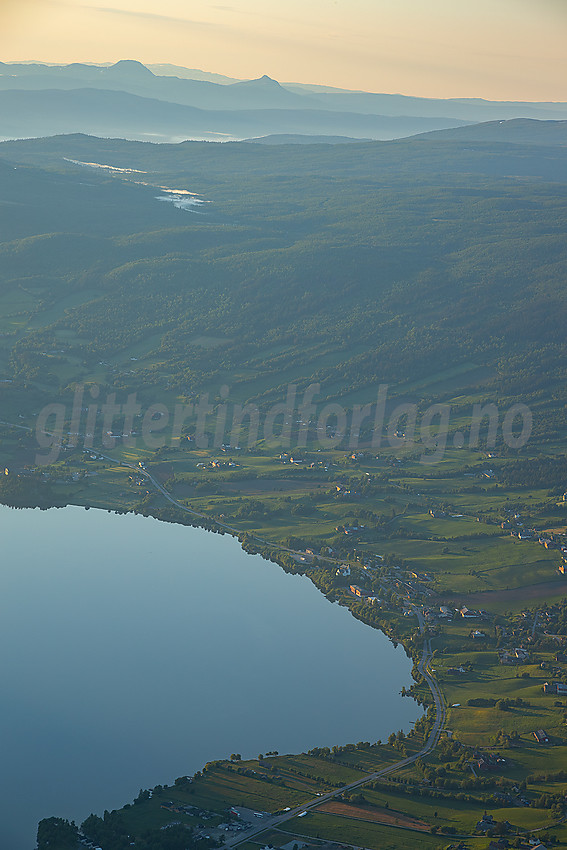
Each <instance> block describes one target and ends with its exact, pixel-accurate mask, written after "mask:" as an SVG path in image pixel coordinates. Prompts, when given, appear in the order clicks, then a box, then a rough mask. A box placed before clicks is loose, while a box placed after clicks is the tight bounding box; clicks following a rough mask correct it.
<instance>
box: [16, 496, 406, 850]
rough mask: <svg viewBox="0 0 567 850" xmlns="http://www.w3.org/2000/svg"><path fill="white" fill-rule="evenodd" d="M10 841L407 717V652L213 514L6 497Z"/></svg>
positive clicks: (376, 732) (367, 733)
mask: <svg viewBox="0 0 567 850" xmlns="http://www.w3.org/2000/svg"><path fill="white" fill-rule="evenodd" d="M0 534H1V538H0V539H1V541H2V546H1V550H0V551H1V557H2V569H1V571H0V637H1V640H0V654H1V669H2V706H3V711H2V718H3V722H2V729H1V733H0V734H1V742H2V743H1V758H2V772H1V779H0V847H6V848H8V847H9V848H10V850H32V848H33V847H35V832H36V828H37V822H38V820H39V819H41V818H43V817H49V816H52V815H56V816H59V817H68V818H70V819H75V820H76V822H77V823H80V822H81V821H82V820H83V819H84V818H85V817H86V816H87V815H88V814H90V812H91V811H94V812H95V813H97V814H102V812H103V811H104V809H113V808H117V807H119V806H121V805H123V804H124V803H126V802H130V801H131V800H132V799H133V797H135V796H136V795H137V793H138V791H139V789H140V788H147V787H153V786H154V785H156V784H158V783H160V784H165V783H171V782H172V781H173V780H174V779H175V778H176V777H177V776H181V775H185V774H192V773H194V772H195V770H198V769H200V768H201V767H202V766H203V764H204V763H205V762H206V761H210V760H211V759H215V758H223V757H228V756H229V755H230V753H232V752H239V753H241V754H242V756H243V757H244V758H246V757H250V756H256V755H257V754H258V753H259V752H266V750H278V751H279V752H280V753H282V752H301V751H304V750H306V749H310V748H311V747H315V746H332V745H333V744H345V743H348V742H351V741H352V742H356V741H359V740H368V741H372V742H373V741H376V740H377V739H378V738H382V739H385V738H386V737H387V736H388V734H389V733H390V732H391V731H396V730H398V729H400V728H403V729H405V730H407V729H408V728H410V727H411V724H412V722H413V721H415V719H416V718H417V717H418V716H419V714H420V709H419V708H418V707H417V705H416V704H415V703H414V701H413V700H411V699H407V698H402V697H401V696H400V689H401V687H402V686H403V685H406V686H408V685H409V684H410V683H411V676H410V670H411V662H410V661H409V659H407V657H406V655H405V653H404V651H403V649H402V648H401V647H398V648H397V649H395V648H394V646H393V645H392V643H391V642H390V641H389V640H388V639H387V638H386V637H385V636H384V635H382V634H381V633H380V632H378V631H376V630H373V629H371V628H369V627H368V626H365V625H363V624H362V623H360V622H358V621H357V620H355V619H354V618H353V617H352V616H351V614H350V613H349V612H348V611H347V610H346V609H344V608H342V607H340V606H339V605H337V604H331V603H329V602H328V600H327V599H325V597H324V596H323V595H322V594H321V593H319V591H318V590H317V589H316V588H315V587H314V586H313V585H312V584H311V582H310V581H309V580H308V579H307V578H306V577H303V576H294V575H287V574H286V573H284V572H283V570H282V569H281V568H280V567H279V566H277V565H276V564H272V563H270V562H268V561H266V560H264V559H263V558H261V557H260V556H258V555H254V556H252V555H248V554H246V553H245V552H243V551H242V550H241V548H240V546H239V544H238V542H237V541H236V540H234V539H233V538H231V537H230V536H228V535H225V536H221V535H218V534H213V533H210V532H207V531H204V530H202V529H196V528H188V527H185V526H179V525H170V524H166V523H160V522H158V521H157V520H154V519H152V518H146V517H141V516H134V515H131V514H128V515H124V516H119V515H116V514H113V513H108V512H105V511H98V510H90V511H85V510H83V509H81V508H77V507H69V508H65V509H61V510H56V509H54V510H49V511H40V510H12V509H10V508H6V507H3V506H0Z"/></svg>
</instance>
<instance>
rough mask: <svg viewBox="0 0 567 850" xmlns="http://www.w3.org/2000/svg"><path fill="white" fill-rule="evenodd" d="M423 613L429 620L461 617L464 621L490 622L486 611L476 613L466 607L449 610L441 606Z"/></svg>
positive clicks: (427, 609)
mask: <svg viewBox="0 0 567 850" xmlns="http://www.w3.org/2000/svg"><path fill="white" fill-rule="evenodd" d="M421 580H422V581H423V580H424V579H421ZM423 613H424V616H425V618H426V619H428V620H447V621H449V620H453V619H454V618H455V617H461V618H462V619H463V620H488V619H489V618H490V615H489V614H488V613H487V612H486V611H481V610H477V611H474V610H473V609H472V608H467V606H466V605H463V606H462V607H461V608H449V607H448V606H447V605H440V606H439V608H426V609H425V610H424V612H423Z"/></svg>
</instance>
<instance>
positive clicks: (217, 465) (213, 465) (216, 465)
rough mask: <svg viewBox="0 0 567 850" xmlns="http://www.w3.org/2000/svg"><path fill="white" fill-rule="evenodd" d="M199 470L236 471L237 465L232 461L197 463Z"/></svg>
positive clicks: (238, 465)
mask: <svg viewBox="0 0 567 850" xmlns="http://www.w3.org/2000/svg"><path fill="white" fill-rule="evenodd" d="M197 466H198V468H199V469H238V468H239V467H240V464H239V463H235V462H234V461H233V460H210V461H209V462H208V463H198V464H197Z"/></svg>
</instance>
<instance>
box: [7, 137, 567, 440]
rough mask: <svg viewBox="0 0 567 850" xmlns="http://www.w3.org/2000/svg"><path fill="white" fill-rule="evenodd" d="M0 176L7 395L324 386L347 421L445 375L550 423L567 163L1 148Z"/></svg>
mask: <svg viewBox="0 0 567 850" xmlns="http://www.w3.org/2000/svg"><path fill="white" fill-rule="evenodd" d="M561 127H563V128H564V125H561ZM550 132H551V133H552V138H553V139H554V140H556V139H557V134H558V129H557V127H556V126H555V125H553V122H551V126H550ZM563 132H564V130H563ZM540 135H542V136H545V128H543V130H542V132H541V134H540ZM85 163H87V164H88V163H90V164H91V165H86V164H85ZM93 163H94V164H98V165H104V166H112V169H108V168H99V167H94V166H93ZM0 170H1V173H2V182H1V186H2V188H1V190H0V202H1V203H0V215H1V217H2V218H1V221H2V230H1V233H2V243H1V244H0V256H1V264H0V306H1V307H2V327H1V328H0V332H1V334H2V337H1V338H0V343H1V348H0V373H1V374H0V377H3V378H5V379H9V380H11V381H13V383H12V384H4V385H2V386H3V390H2V392H3V393H4V394H5V398H6V399H9V398H16V394H17V388H18V387H19V386H22V385H28V384H33V385H34V386H35V387H36V390H37V392H39V393H42V394H43V395H45V396H46V397H52V396H53V395H54V394H58V393H60V392H63V391H65V389H66V388H72V387H73V385H74V382H76V381H79V380H81V381H82V380H87V381H89V380H96V381H98V382H99V383H102V384H104V385H106V386H107V387H109V388H110V387H113V388H116V389H121V390H133V389H137V388H141V387H143V388H144V390H145V391H147V392H148V393H149V394H150V395H151V394H152V393H153V394H154V395H156V394H157V395H159V394H160V393H163V392H169V391H171V392H175V393H178V394H184V393H185V394H188V393H190V394H195V393H199V392H201V391H203V390H208V391H212V392H213V393H216V391H217V389H218V387H219V386H220V385H221V384H223V383H226V384H228V385H229V386H230V388H231V393H232V394H233V396H234V398H237V399H239V400H246V399H255V400H257V401H258V400H259V401H262V400H270V401H273V400H275V399H277V398H279V397H281V396H282V395H285V392H284V388H285V385H286V384H287V383H288V382H289V381H294V382H296V383H298V384H299V385H300V386H301V385H302V384H303V385H304V384H306V383H309V382H311V381H313V380H316V381H318V382H320V383H321V385H322V388H323V396H324V397H326V398H329V399H336V398H338V399H342V400H343V401H344V402H346V403H351V402H352V401H353V399H356V400H357V401H366V400H372V399H373V398H374V397H375V391H376V385H377V384H379V383H380V382H387V383H390V384H393V385H400V386H402V387H403V386H404V384H407V382H412V381H416V380H418V379H420V380H425V381H426V384H428V385H430V388H429V389H428V390H427V393H428V394H430V395H431V397H433V398H434V397H437V396H440V395H442V394H443V393H444V392H446V391H447V387H445V386H444V385H443V384H439V382H438V381H437V379H436V375H438V374H440V373H443V372H444V370H446V369H448V368H451V369H452V370H456V371H457V372H458V373H459V374H461V376H462V377H461V379H459V380H460V381H461V385H462V386H463V387H466V386H470V385H475V383H478V378H479V375H480V376H482V386H483V387H484V388H485V389H486V388H487V387H491V391H492V392H493V393H496V394H497V396H498V397H502V398H504V397H506V398H516V399H517V398H521V399H522V400H523V401H525V402H527V403H532V404H536V405H539V407H540V413H541V420H540V421H541V423H542V427H541V429H540V430H541V431H542V432H543V431H544V430H547V433H550V429H551V431H554V432H555V431H556V430H557V429H561V428H562V427H563V424H564V402H565V392H566V391H565V386H566V382H565V373H566V372H565V370H566V365H567V361H566V357H565V347H564V333H565V326H566V321H565V320H566V317H567V302H566V292H565V268H566V256H567V244H566V242H565V230H566V225H567V155H566V153H565V147H561V146H557V145H555V146H554V145H548V144H546V143H545V142H544V143H543V144H542V145H541V146H536V145H534V144H533V143H532V138H531V137H530V139H528V141H527V143H526V144H509V143H500V142H499V143H495V144H491V143H489V142H479V143H477V144H475V146H474V147H470V143H468V142H464V143H463V142H461V141H445V140H442V141H440V140H437V139H436V138H435V137H434V136H433V137H432V138H431V139H429V138H428V137H427V136H426V137H423V138H422V139H419V140H404V141H398V142H390V143H376V142H373V143H361V144H350V145H333V146H331V145H305V146H303V145H300V146H298V145H287V146H286V145H282V146H256V145H249V144H236V143H235V144H225V145H215V144H208V143H196V142H192V143H184V144H180V145H151V144H142V143H133V142H124V141H116V140H100V139H96V138H90V137H86V136H70V137H57V138H54V139H48V140H33V141H22V142H11V143H6V144H4V145H2V146H0ZM171 190H176V193H175V192H172V191H171ZM183 193H186V194H183ZM188 193H197V194H196V195H195V196H193V195H190V194H188ZM189 201H192V205H191V204H189V203H188V202H189ZM455 380H456V379H455ZM458 389H459V381H458V380H457V383H456V384H455V382H454V381H453V385H452V386H451V391H452V392H456V391H457V390H458Z"/></svg>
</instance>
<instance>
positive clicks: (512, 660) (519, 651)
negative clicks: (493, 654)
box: [498, 646, 530, 664]
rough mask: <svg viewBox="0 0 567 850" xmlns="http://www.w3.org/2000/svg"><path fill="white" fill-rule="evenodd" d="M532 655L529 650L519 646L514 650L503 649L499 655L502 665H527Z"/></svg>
mask: <svg viewBox="0 0 567 850" xmlns="http://www.w3.org/2000/svg"><path fill="white" fill-rule="evenodd" d="M529 657H530V653H529V652H528V650H527V649H523V648H522V647H520V646H518V647H515V648H514V649H501V650H500V652H499V653H498V660H499V661H500V664H526V663H527V662H528V660H529Z"/></svg>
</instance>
